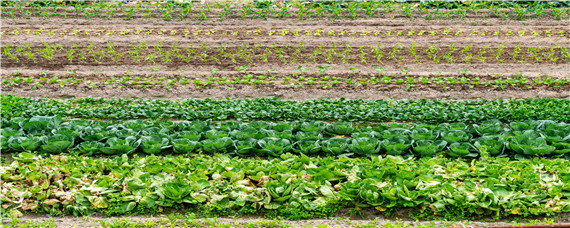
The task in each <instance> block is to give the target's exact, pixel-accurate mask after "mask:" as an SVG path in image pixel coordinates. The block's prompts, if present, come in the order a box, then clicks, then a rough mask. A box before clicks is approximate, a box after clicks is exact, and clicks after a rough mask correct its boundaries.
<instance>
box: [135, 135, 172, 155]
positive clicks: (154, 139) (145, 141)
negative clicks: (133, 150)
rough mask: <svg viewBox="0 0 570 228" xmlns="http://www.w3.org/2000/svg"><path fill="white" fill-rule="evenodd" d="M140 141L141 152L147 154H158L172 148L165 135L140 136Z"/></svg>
mask: <svg viewBox="0 0 570 228" xmlns="http://www.w3.org/2000/svg"><path fill="white" fill-rule="evenodd" d="M140 141H141V144H140V147H141V149H142V151H143V152H144V153H147V154H158V153H161V152H163V151H165V150H166V149H168V148H170V147H172V145H170V139H169V138H168V136H166V135H151V136H142V137H141V138H140Z"/></svg>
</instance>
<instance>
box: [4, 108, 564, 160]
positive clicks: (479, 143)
mask: <svg viewBox="0 0 570 228" xmlns="http://www.w3.org/2000/svg"><path fill="white" fill-rule="evenodd" d="M474 135H475V136H476V137H474ZM0 139H1V143H2V144H1V146H2V147H1V149H2V151H4V152H26V151H34V152H35V151H37V152H40V153H50V154H61V153H74V154H83V155H88V156H93V155H99V154H107V155H122V154H127V155H128V154H133V153H144V154H152V155H163V154H171V153H176V154H193V153H206V154H214V153H227V154H230V155H238V156H260V157H269V158H273V157H279V156H280V155H281V154H284V153H288V152H294V153H296V154H304V155H311V156H313V155H324V156H337V155H342V156H351V155H356V156H374V155H378V154H388V155H403V156H406V157H410V156H418V157H433V156H437V155H444V154H445V155H446V156H449V157H455V158H466V157H471V158H475V157H478V156H479V153H483V152H488V153H489V154H490V155H491V156H514V157H517V158H524V157H526V156H550V155H552V156H553V157H564V156H565V154H569V155H570V125H568V124H566V123H558V122H554V121H534V120H529V121H525V122H511V123H510V124H509V125H508V127H507V128H503V123H501V122H500V121H498V120H487V121H483V122H481V123H480V125H466V124H464V123H442V124H439V125H404V124H394V125H376V126H368V127H355V126H353V124H352V123H351V122H336V123H332V124H327V123H324V122H321V121H311V122H277V123H273V122H264V121H257V122H251V123H243V122H237V121H230V122H221V123H218V124H212V123H211V122H209V121H193V122H190V121H182V122H178V123H173V122H161V123H159V124H154V123H152V122H150V121H142V120H131V121H127V122H124V123H121V124H109V123H106V122H94V121H86V120H74V121H70V122H63V123H62V122H61V117H59V116H53V117H46V116H36V117H32V118H29V119H27V118H14V119H11V120H3V121H2V135H1V138H0ZM568 158H569V159H570V156H569V157H568Z"/></svg>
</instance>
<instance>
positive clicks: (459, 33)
mask: <svg viewBox="0 0 570 228" xmlns="http://www.w3.org/2000/svg"><path fill="white" fill-rule="evenodd" d="M568 33H569V31H554V30H544V31H525V30H518V31H517V30H515V31H513V30H506V31H505V30H503V31H501V30H494V31H491V30H489V31H481V30H472V31H463V30H450V29H444V30H426V31H424V30H419V31H414V30H409V31H403V30H361V31H355V30H352V31H350V30H326V31H325V30H321V29H316V30H306V29H301V30H297V29H294V30H291V31H290V30H287V29H282V30H265V29H264V30H260V29H258V30H246V31H245V33H244V32H243V31H240V30H201V29H197V30H188V29H184V30H178V29H174V30H165V29H160V30H152V29H148V30H147V29H137V30H119V31H117V30H105V29H101V30H80V29H75V30H69V31H68V30H43V29H38V30H31V29H26V30H22V31H19V30H18V29H14V30H12V31H6V30H2V32H0V35H6V36H10V37H11V36H21V35H62V36H80V37H81V36H112V35H122V36H124V35H165V36H166V35H168V36H176V35H178V36H214V35H222V36H229V37H232V36H238V35H239V36H244V35H245V36H294V37H308V36H310V37H366V36H376V37H390V36H406V37H412V36H432V37H433V36H439V37H441V36H450V37H463V36H469V37H473V36H477V37H485V36H487V37H505V36H506V37H523V36H534V37H553V36H554V37H565V36H566V35H567V34H568Z"/></svg>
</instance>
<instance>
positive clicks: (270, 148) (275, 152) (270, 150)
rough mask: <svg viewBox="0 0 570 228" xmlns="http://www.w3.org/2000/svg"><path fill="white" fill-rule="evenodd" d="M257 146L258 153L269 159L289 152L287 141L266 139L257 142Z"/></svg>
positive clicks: (288, 142)
mask: <svg viewBox="0 0 570 228" xmlns="http://www.w3.org/2000/svg"><path fill="white" fill-rule="evenodd" d="M257 144H258V145H259V148H261V149H259V152H260V153H262V155H266V156H271V157H279V155H281V154H282V153H285V152H287V151H290V150H291V147H292V145H291V142H290V141H289V140H287V139H281V138H275V137H267V138H264V139H261V140H259V141H257Z"/></svg>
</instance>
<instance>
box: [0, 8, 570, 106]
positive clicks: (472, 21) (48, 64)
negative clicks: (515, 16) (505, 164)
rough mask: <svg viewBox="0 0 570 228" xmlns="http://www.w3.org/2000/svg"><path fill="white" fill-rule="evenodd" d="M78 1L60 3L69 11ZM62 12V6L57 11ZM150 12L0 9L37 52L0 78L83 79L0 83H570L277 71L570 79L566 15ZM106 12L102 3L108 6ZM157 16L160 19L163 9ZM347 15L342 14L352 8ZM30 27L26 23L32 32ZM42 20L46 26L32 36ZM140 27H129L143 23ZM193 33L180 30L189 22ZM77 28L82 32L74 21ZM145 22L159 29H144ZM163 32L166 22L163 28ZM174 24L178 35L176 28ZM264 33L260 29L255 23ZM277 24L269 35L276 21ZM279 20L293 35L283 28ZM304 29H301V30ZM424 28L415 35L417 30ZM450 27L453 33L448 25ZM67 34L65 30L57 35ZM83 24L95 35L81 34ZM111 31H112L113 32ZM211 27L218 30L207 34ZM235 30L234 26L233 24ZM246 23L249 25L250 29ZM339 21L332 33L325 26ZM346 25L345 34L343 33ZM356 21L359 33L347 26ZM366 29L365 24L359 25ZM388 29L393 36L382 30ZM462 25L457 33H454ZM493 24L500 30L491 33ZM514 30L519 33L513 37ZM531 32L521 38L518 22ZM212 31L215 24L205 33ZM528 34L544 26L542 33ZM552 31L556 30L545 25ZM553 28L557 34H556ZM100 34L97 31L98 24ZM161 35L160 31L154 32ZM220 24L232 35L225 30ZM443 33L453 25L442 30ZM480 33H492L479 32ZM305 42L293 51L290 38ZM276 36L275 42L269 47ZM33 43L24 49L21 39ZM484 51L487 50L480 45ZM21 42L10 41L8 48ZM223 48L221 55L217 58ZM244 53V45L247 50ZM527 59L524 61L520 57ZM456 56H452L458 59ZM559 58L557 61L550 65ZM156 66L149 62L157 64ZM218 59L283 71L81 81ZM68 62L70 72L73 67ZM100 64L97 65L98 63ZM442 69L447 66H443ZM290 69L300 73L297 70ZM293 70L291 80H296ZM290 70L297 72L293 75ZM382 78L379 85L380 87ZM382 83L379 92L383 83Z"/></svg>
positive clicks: (428, 88)
mask: <svg viewBox="0 0 570 228" xmlns="http://www.w3.org/2000/svg"><path fill="white" fill-rule="evenodd" d="M70 9H71V8H66V9H61V8H60V11H61V12H63V10H70ZM217 10H218V9H215V10H214V11H212V12H211V14H209V15H208V16H209V17H210V16H211V17H214V16H216V17H217V16H219V12H218V11H219V10H218V11H217ZM58 12H59V11H58ZM143 13H144V12H143V11H140V12H135V15H136V16H135V17H134V18H133V19H132V20H128V21H127V20H123V19H110V20H107V19H104V18H95V17H93V18H91V19H90V20H85V19H82V18H72V17H73V16H71V15H70V16H71V18H68V19H65V18H62V16H55V17H51V18H50V19H49V20H47V19H43V18H41V17H38V16H32V18H31V19H24V18H21V17H20V18H15V19H12V18H8V17H6V16H5V18H3V27H2V31H5V34H4V35H3V36H2V41H3V43H2V46H3V47H6V45H7V44H10V45H14V46H20V47H22V45H27V44H29V45H30V46H29V47H30V49H27V50H33V53H35V58H36V62H34V61H32V60H30V59H29V57H27V56H26V55H24V54H23V53H22V54H21V55H19V56H18V61H16V60H14V59H10V58H9V57H8V56H7V55H6V54H5V53H4V52H3V53H2V58H3V59H2V60H3V61H2V70H3V72H2V78H11V77H13V76H12V75H13V74H14V73H19V74H20V76H21V77H32V78H35V79H38V78H40V77H46V78H48V79H49V78H52V77H58V78H62V79H63V78H69V77H73V78H82V79H83V82H82V83H80V84H79V85H69V86H65V87H63V88H62V87H60V86H59V85H57V84H46V86H44V87H41V88H40V89H37V90H32V89H31V85H25V84H21V85H18V86H13V87H5V86H4V88H2V91H3V93H10V94H17V95H23V96H42V97H70V96H93V97H114V96H116V97H145V98H172V99H174V98H189V97H200V98H205V97H228V96H232V97H236V98H237V97H259V96H276V97H281V98H284V99H309V98H322V97H347V98H367V99H383V98H392V99H406V98H407V99H419V98H448V99H476V98H489V99H492V98H523V97H559V98H568V97H569V93H570V92H569V91H570V86H569V85H563V86H560V87H553V86H533V88H532V89H530V90H528V89H525V90H523V89H522V86H507V87H506V88H505V89H503V90H501V89H497V88H495V87H493V86H475V87H474V88H472V89H470V88H468V87H467V86H461V85H455V86H449V85H446V87H447V88H444V86H443V85H435V84H428V85H423V84H421V83H416V85H415V86H414V87H412V88H408V90H406V89H405V85H404V84H401V85H388V86H381V84H382V83H379V84H378V85H374V86H373V85H365V86H360V87H358V88H356V89H354V88H351V87H349V86H347V85H346V83H341V84H340V85H338V86H333V87H332V88H329V89H323V88H322V85H317V84H314V85H304V86H303V88H298V87H295V86H294V85H292V83H291V84H290V85H282V84H280V83H279V80H280V79H282V78H283V77H287V76H292V75H293V74H300V73H301V72H298V71H295V69H297V67H298V66H304V67H306V69H307V71H306V72H304V73H303V75H305V76H306V77H315V78H320V77H321V76H322V75H321V74H319V73H318V72H317V70H318V69H317V66H331V68H329V69H327V70H326V74H327V75H331V76H334V77H338V78H339V79H341V80H345V79H346V78H349V77H350V78H353V79H354V78H371V77H381V75H380V74H378V73H377V72H376V71H375V69H373V67H374V66H379V67H383V68H386V70H385V71H384V72H383V74H384V75H390V76H391V77H392V78H404V73H402V72H401V70H402V69H405V68H408V73H407V76H412V77H416V78H417V77H428V78H432V79H433V78H436V77H456V78H457V77H467V78H470V79H473V78H475V77H479V78H481V79H482V80H493V79H495V78H497V77H503V78H508V77H511V78H515V77H516V76H515V72H523V76H524V77H526V78H529V80H531V79H533V78H536V77H541V78H544V77H549V78H554V79H566V78H568V77H570V74H569V72H570V59H568V57H566V56H565V55H564V54H563V53H562V49H561V48H567V47H568V46H570V30H569V29H568V28H569V27H570V21H568V20H553V19H549V18H543V19H541V20H537V19H528V20H523V21H515V20H504V19H501V18H497V17H491V18H486V19H483V18H482V16H481V15H483V14H484V13H488V11H485V10H482V11H479V13H480V14H479V16H475V15H474V14H473V13H471V16H469V15H468V18H467V19H465V20H459V19H453V20H450V19H441V18H440V19H435V20H424V19H417V20H413V21H412V20H410V19H407V18H403V17H402V16H398V15H396V16H395V17H394V18H392V16H387V15H378V16H375V18H368V19H366V18H359V19H357V20H354V21H353V20H349V19H344V20H328V19H327V20H313V19H310V20H303V21H300V20H298V19H294V18H285V19H281V20H278V19H273V18H270V19H268V20H266V21H265V20H259V19H251V18H250V19H245V20H242V19H239V18H238V17H237V16H230V17H229V18H228V19H227V20H224V21H221V22H220V21H218V20H206V21H199V20H196V19H185V20H183V21H179V20H171V21H164V20H162V19H160V18H158V19H157V18H144V17H143V15H142V14H143ZM103 14H104V13H103ZM157 16H158V15H155V16H154V17H157ZM345 16H346V15H345ZM15 29H16V30H18V35H14V34H13V31H14V30H15ZM28 29H29V30H30V32H29V33H27V32H26V30H28ZM39 29H42V30H43V32H42V33H41V34H40V35H34V34H33V33H34V32H37V31H38V30H39ZM139 29H140V32H138V34H134V32H135V31H137V30H139ZM186 29H188V32H187V33H186V34H185V30H186ZM318 29H320V30H322V35H319V36H315V32H317V30H318ZM74 30H78V32H77V34H76V35H73V34H72V33H73V31H74ZM125 30H130V31H132V32H130V33H129V34H127V35H120V33H121V32H123V31H125ZM149 30H152V31H153V32H152V33H151V34H146V33H147V32H148V31H149ZM161 30H162V31H161ZM172 30H175V31H176V34H174V35H171V34H170V32H171V31H172ZM197 30H201V32H200V33H199V34H195V32H196V31H197ZM256 30H259V31H258V32H256V34H257V35H254V32H255V31H256ZM272 30H273V31H275V33H274V34H272V35H269V34H268V33H269V31H272ZM283 30H287V31H288V33H287V34H284V35H280V33H281V32H282V31H283ZM295 30H297V31H298V34H299V35H297V36H295V35H294V31H295ZM422 30H423V31H425V32H424V34H423V35H421V36H419V35H417V33H419V32H420V31H422ZM445 30H448V31H449V34H448V35H445V34H444V32H445ZM49 31H53V34H52V35H47V33H48V32H49ZM64 31H65V32H66V33H65V34H64V35H62V34H60V33H62V32H64ZM85 31H88V33H89V34H88V35H87V34H85ZM110 31H114V32H113V34H107V33H108V32H110ZM211 31H216V32H215V33H211ZM235 31H238V35H232V34H231V33H233V32H235ZM247 31H250V32H249V33H248V32H247ZM306 31H310V32H311V35H310V36H306V35H305V33H306ZM329 31H335V35H334V36H332V35H330V34H329V33H328V32H329ZM342 31H344V34H341V32H342ZM353 31H355V32H356V33H354V34H353V33H352V32H353ZM364 31H368V32H369V34H367V35H362V33H363V32H364ZM374 31H379V34H378V35H374V34H373V33H374ZM388 31H391V32H392V34H390V35H388V34H387V32H388ZM398 31H402V34H401V35H397V33H398ZM409 31H414V34H413V35H409V34H408V33H409ZM431 31H435V32H436V34H435V35H430V32H431ZM458 31H461V33H460V34H457V35H456V33H457V32H458ZM495 31H498V32H499V33H498V35H494V33H495ZM509 31H511V32H512V35H508V34H509ZM521 31H524V35H523V36H521V35H520V32H521ZM208 32H210V33H209V34H208ZM533 32H537V33H538V34H539V35H538V36H535V35H534V34H533ZM547 32H549V33H550V35H548V34H547ZM558 32H562V34H563V36H560V35H559V33H558ZM97 33H99V34H97ZM159 33H161V35H160V34H159ZM224 33H225V34H224ZM445 33H447V32H445ZM483 33H485V35H483ZM44 42H45V43H48V44H50V45H61V46H62V47H64V48H66V49H69V48H71V47H72V45H73V44H77V45H78V47H79V49H78V51H77V53H79V52H84V53H86V54H85V57H86V60H85V61H80V57H79V56H78V54H75V55H74V59H73V62H69V61H68V59H67V57H66V53H65V51H63V50H61V49H58V50H57V51H56V54H55V55H54V59H53V60H51V61H48V60H46V59H45V58H43V57H41V54H40V53H39V50H40V49H43V48H44ZM108 42H112V43H113V45H114V50H116V51H117V53H122V54H123V55H122V56H121V57H120V58H119V59H118V60H117V61H114V60H113V59H112V58H111V57H109V53H108V50H107V49H106V47H107V43H108ZM140 42H146V44H147V45H148V47H149V48H148V49H145V48H143V49H142V51H141V59H142V60H141V61H140V62H138V61H135V60H133V59H132V57H131V56H130V55H129V54H128V51H130V50H133V47H134V46H137V45H139V44H140ZM158 42H160V43H161V44H162V46H163V49H162V51H163V52H167V51H171V50H172V44H173V43H174V42H176V43H177V45H178V48H179V49H180V52H181V53H183V54H187V51H188V50H189V49H188V44H193V45H194V49H196V52H195V53H194V54H191V56H194V57H196V58H195V59H192V60H189V61H185V60H183V59H181V58H179V57H172V62H170V63H165V62H164V61H163V60H162V59H161V55H160V54H158V52H157V50H156V48H155V47H156V46H157V43H158ZM301 42H302V43H303V48H301V49H300V51H298V52H297V53H295V48H294V46H295V45H299V43H301ZM412 42H413V43H414V44H415V48H416V50H417V56H418V57H419V61H416V60H415V59H414V57H413V55H412V54H410V52H409V50H408V47H409V44H411V43H412ZM503 42H504V49H503V53H502V56H503V59H504V60H503V62H502V63H500V62H499V61H498V60H497V59H496V58H495V53H496V52H497V48H498V47H499V45H501V44H502V43H503ZM378 43H381V44H382V46H381V50H382V52H383V57H382V59H381V63H380V62H377V61H376V55H375V54H373V53H372V51H371V50H370V48H369V47H370V46H373V45H374V46H375V45H376V44H378ZM90 44H93V45H94V47H95V50H96V51H98V50H103V52H104V53H105V55H106V57H103V58H101V59H100V60H98V62H95V61H93V57H96V55H94V54H88V53H87V52H88V51H87V46H88V45H90ZM201 44H204V45H205V46H206V47H207V48H208V49H209V50H207V51H203V49H202V47H201ZM220 44H223V45H224V46H226V47H227V49H226V52H228V53H232V55H233V58H234V59H235V61H232V59H231V58H230V57H229V56H223V55H220V54H219V50H218V47H219V45H220ZM242 44H247V47H248V52H252V51H253V54H251V56H252V57H253V58H252V61H251V62H250V61H248V60H247V58H240V57H239V54H237V53H238V51H239V50H240V49H241V48H242ZM274 44H275V47H276V48H273V45H274ZM332 44H336V45H337V50H336V52H337V53H338V54H335V55H333V57H332V59H330V60H327V58H326V53H327V51H329V50H330V49H331V45H332ZM343 44H346V45H349V46H350V47H351V52H350V54H348V55H347V57H346V58H345V59H344V61H343V57H342V55H344V54H343V51H344V50H345V47H344V46H343ZM451 44H454V45H455V47H456V50H455V51H454V52H453V53H452V54H451V55H450V56H451V57H452V59H454V60H453V61H454V63H450V62H449V61H452V60H449V59H443V58H442V56H443V54H444V53H446V52H447V51H449V50H450V48H449V46H450V45H451ZM254 45H261V46H259V47H258V48H257V49H256V50H252V47H253V46H254ZM320 45H323V47H322V48H321V49H320V50H319V51H322V53H321V54H319V55H317V56H316V57H315V58H314V59H313V58H312V57H311V54H312V53H313V52H314V51H315V49H318V48H319V46H320ZM398 45H401V46H402V49H401V50H400V54H398V55H397V56H399V57H401V59H394V58H389V53H390V52H392V51H394V47H396V46H398ZM467 45H471V46H472V49H471V50H470V51H468V53H470V54H471V55H472V57H473V59H472V60H470V61H467V60H466V59H465V58H466V55H465V54H462V53H461V52H462V49H463V48H465V47H467ZM518 45H520V46H519V47H520V48H521V50H522V51H521V53H520V54H519V55H518V59H516V60H515V59H513V58H512V56H513V54H514V53H515V48H516V47H517V46H518ZM555 45H556V48H555V53H554V55H551V56H547V55H548V52H549V51H550V48H552V47H555ZM361 46H365V52H366V53H365V54H363V55H361V51H360V47H361ZM430 46H435V47H439V50H438V55H437V56H438V58H441V59H440V60H439V62H437V63H435V62H434V61H433V60H431V59H430V56H429V55H428V53H426V52H425V50H427V49H428V48H429V47H430ZM535 47H544V49H543V50H539V51H538V52H539V54H538V55H536V56H538V57H539V58H540V59H538V60H537V59H532V55H531V54H530V53H529V52H528V49H529V48H535ZM266 48H268V49H270V50H271V51H272V53H271V54H269V55H268V56H267V61H266V62H265V61H263V58H261V57H260V56H261V55H262V54H263V53H265V49H266ZM24 49H26V48H24ZM281 49H283V51H284V52H283V54H282V57H280V56H279V54H276V51H278V50H281ZM481 50H485V52H486V53H482V54H480V53H479V52H480V51H481ZM12 52H14V50H13V51H12ZM200 53H204V54H206V55H208V58H209V59H207V61H205V62H204V61H203V60H201V59H200V58H201V55H199V54H200ZM152 54H155V55H156V60H154V62H153V61H151V60H145V58H146V57H148V56H151V55H152ZM216 55H218V56H216ZM246 55H247V54H246ZM478 55H482V56H483V57H485V62H482V61H481V59H479V60H478V59H477V57H478ZM212 56H216V58H217V59H218V60H219V61H215V60H212V59H211V58H210V57H212ZM362 56H363V57H365V58H366V63H364V62H362V58H361V57H362ZM521 57H524V59H521ZM455 59H456V60H455ZM552 59H557V60H556V64H553V60H552ZM246 64H247V65H248V67H247V70H246V72H245V73H241V72H239V71H238V70H236V67H239V66H243V65H246ZM349 67H355V68H356V69H357V70H356V71H355V72H351V71H350V70H348V68H349ZM151 68H154V69H160V70H158V71H151V70H150V69H151ZM213 68H217V69H219V72H218V73H217V74H216V75H215V76H216V77H224V76H225V77H228V78H231V77H234V76H243V75H244V74H254V75H261V74H268V73H265V72H264V71H266V70H269V69H273V70H275V71H276V72H277V73H271V74H272V76H275V77H277V79H276V80H275V81H274V82H273V83H272V84H271V85H257V86H254V85H239V84H238V85H235V86H229V85H224V86H218V85H216V86H209V87H206V88H197V86H195V85H194V84H193V83H192V82H190V83H189V84H187V85H181V84H179V83H178V84H175V85H173V86H172V89H166V86H150V87H145V88H143V87H139V86H136V85H129V86H125V88H121V89H119V88H117V87H118V86H117V85H118V84H112V85H109V86H103V85H99V86H97V88H89V86H88V85H86V84H85V83H84V82H86V81H93V82H94V81H103V80H105V79H106V77H107V78H113V77H115V78H121V77H123V76H125V75H133V77H134V76H140V77H150V76H153V77H155V78H159V77H166V78H167V79H173V78H189V79H190V80H193V79H194V78H207V77H210V76H212V74H211V73H210V71H211V70H212V69H213ZM463 69H466V70H468V71H470V73H468V74H460V73H458V72H459V71H461V70H463ZM68 71H75V72H76V73H75V74H73V75H71V74H67V72H68ZM94 71H95V72H99V73H98V74H94V73H93V72H94ZM41 72H49V75H47V76H44V75H40V74H39V73H41ZM439 72H441V73H439ZM292 78H293V77H292ZM293 80H294V79H293ZM293 80H292V81H293ZM380 87H384V88H380ZM379 88H380V90H379Z"/></svg>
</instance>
